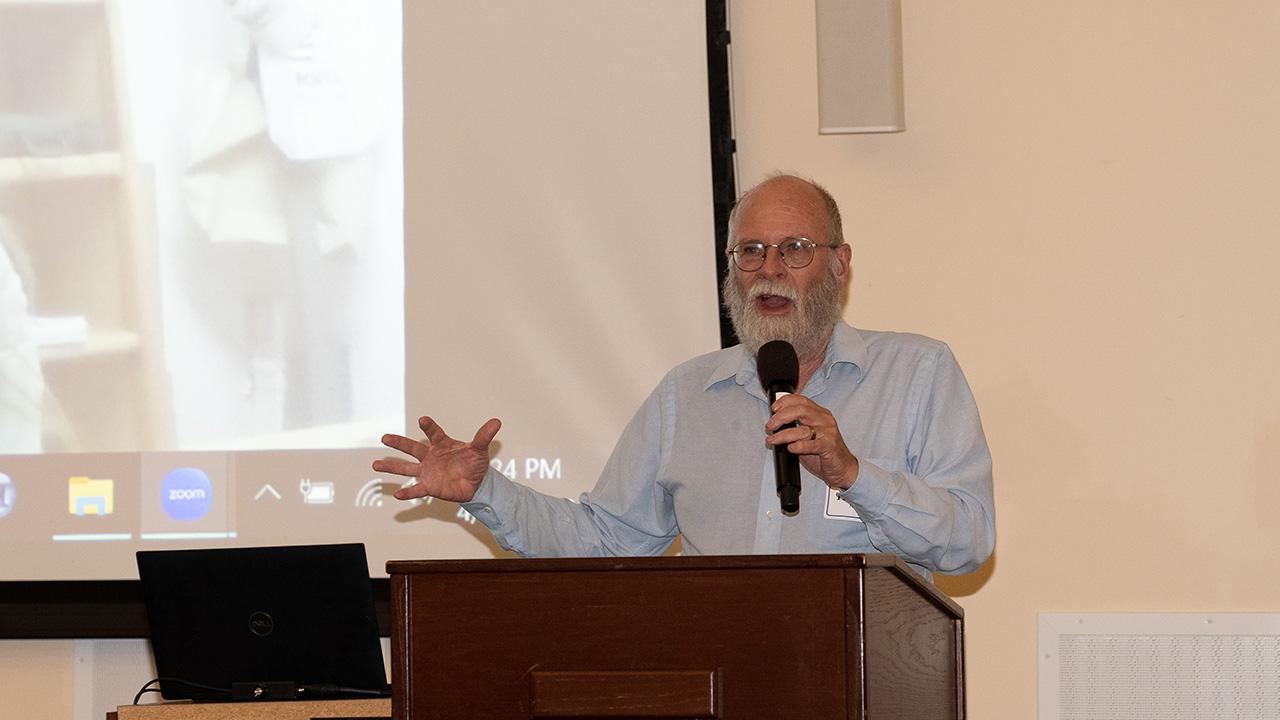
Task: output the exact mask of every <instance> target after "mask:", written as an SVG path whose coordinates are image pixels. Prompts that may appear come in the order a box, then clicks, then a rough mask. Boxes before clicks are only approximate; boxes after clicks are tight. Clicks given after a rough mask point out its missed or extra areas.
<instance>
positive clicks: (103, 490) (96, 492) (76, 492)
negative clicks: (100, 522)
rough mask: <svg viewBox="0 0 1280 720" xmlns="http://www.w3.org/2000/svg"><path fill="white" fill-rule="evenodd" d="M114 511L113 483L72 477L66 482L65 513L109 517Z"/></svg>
mask: <svg viewBox="0 0 1280 720" xmlns="http://www.w3.org/2000/svg"><path fill="white" fill-rule="evenodd" d="M114 511H115V481H114V480H95V479H93V478H89V477H83V476H81V477H73V478H70V479H68V480H67V512H69V513H71V514H72V515H79V516H84V515H110V514H111V513H112V512H114Z"/></svg>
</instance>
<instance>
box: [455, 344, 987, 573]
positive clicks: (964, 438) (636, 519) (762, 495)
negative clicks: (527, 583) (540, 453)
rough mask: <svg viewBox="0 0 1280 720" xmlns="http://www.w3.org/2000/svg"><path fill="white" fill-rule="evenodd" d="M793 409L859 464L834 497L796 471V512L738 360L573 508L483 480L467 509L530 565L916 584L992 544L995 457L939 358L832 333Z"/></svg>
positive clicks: (949, 362) (694, 381)
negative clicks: (663, 560) (781, 486)
mask: <svg viewBox="0 0 1280 720" xmlns="http://www.w3.org/2000/svg"><path fill="white" fill-rule="evenodd" d="M802 394H804V395H806V396H808V397H809V398H811V399H812V400H813V401H814V402H816V403H817V404H819V405H821V406H823V407H825V408H827V409H828V410H830V411H831V413H832V414H833V415H834V416H835V418H836V422H837V423H838V424H839V426H840V433H841V435H843V436H844V441H845V443H846V444H847V445H848V447H849V449H850V450H851V451H852V452H853V454H854V455H855V456H856V457H857V458H858V463H859V471H858V478H857V480H856V481H855V482H854V484H853V486H852V487H850V488H849V489H848V490H846V491H844V492H840V493H837V492H835V491H834V490H831V489H830V488H828V487H827V485H826V484H825V483H823V482H822V481H821V480H819V479H818V478H817V477H815V476H813V475H811V474H810V473H809V472H808V471H807V470H804V469H803V467H802V468H801V476H802V477H801V482H802V490H801V496H800V512H799V513H798V514H796V515H793V516H786V515H783V514H782V513H781V512H780V511H779V509H778V497H777V490H776V485H775V480H774V470H773V457H772V452H773V451H772V449H770V448H768V447H767V446H766V445H765V429H764V425H765V422H766V421H767V420H768V419H769V417H770V415H771V413H770V410H769V402H768V400H767V399H766V396H765V394H764V391H763V389H762V388H761V387H760V381H759V378H758V377H757V375H756V367H755V358H753V357H751V355H750V354H749V353H747V352H746V351H745V350H744V349H743V348H742V347H741V346H736V347H732V348H727V349H724V350H720V351H718V352H713V353H709V354H707V355H702V356H700V357H697V358H694V359H692V360H689V361H688V362H685V363H683V364H681V365H679V366H677V367H676V368H675V369H673V370H671V372H669V373H668V374H667V376H666V377H665V378H663V380H662V382H661V383H660V384H659V385H658V387H657V388H656V389H655V390H654V391H653V393H652V394H650V396H649V398H648V399H647V400H645V402H644V404H643V405H641V406H640V409H639V410H638V411H637V412H636V414H635V417H633V418H632V419H631V422H630V423H629V424H628V425H627V428H626V430H624V431H623V433H622V437H621V438H620V439H619V440H618V445H617V447H616V448H614V451H613V454H612V456H611V457H610V458H609V461H608V463H607V464H606V466H605V468H604V471H603V472H602V473H601V475H600V479H599V481H598V482H597V483H596V487H595V489H593V490H592V491H591V492H588V493H583V494H582V497H581V502H578V503H575V502H572V501H570V500H566V499H564V498H556V497H551V496H548V495H544V494H541V493H538V492H536V491H534V490H531V489H529V488H527V487H524V486H523V485H519V484H517V483H515V482H513V481H511V480H510V479H508V478H507V477H505V476H504V475H502V474H501V473H499V472H498V471H496V470H493V469H491V470H490V471H489V473H488V474H487V475H486V477H485V479H484V481H483V482H482V483H481V485H480V487H479V489H478V491H477V493H476V496H475V497H474V498H473V499H472V501H471V502H469V503H466V504H464V505H463V507H464V508H466V509H467V511H468V512H470V513H471V514H472V515H474V516H475V517H476V518H478V519H479V520H480V522H482V523H484V525H485V526H486V527H488V528H489V530H490V531H491V532H492V533H493V535H494V537H495V538H496V539H497V540H498V542H499V543H500V544H501V545H502V546H503V547H505V548H507V549H509V550H513V551H515V552H517V553H520V554H522V555H528V556H591V555H656V554H659V553H661V552H663V550H665V549H666V548H667V546H668V545H670V544H671V542H672V541H673V540H674V539H675V538H676V536H677V535H682V536H683V548H684V550H683V551H684V552H685V553H686V554H691V555H737V554H759V553H860V552H881V553H893V554H896V555H899V556H901V557H902V558H903V559H904V560H905V561H906V562H907V564H909V565H910V566H911V567H912V568H913V569H915V570H916V571H917V572H919V573H920V574H921V575H923V576H925V577H930V573H931V572H934V571H937V572H944V573H962V572H968V571H971V570H974V569H975V568H977V567H978V566H979V565H981V564H982V562H983V561H984V560H986V558H987V557H988V556H989V555H990V554H991V551H992V548H993V547H994V544H995V507H994V502H993V497H992V488H991V454H990V452H989V451H988V450H987V442H986V438H985V436H984V435H983V433H982V425H981V422H980V421H979V418H978V409H977V406H976V405H975V403H974V399H973V394H972V392H970V390H969V385H968V383H967V382H965V379H964V374H963V373H962V372H961V370H960V366H959V365H958V364H957V363H956V360H955V357H954V356H953V355H952V354H951V350H950V348H948V347H947V346H946V345H945V344H944V343H941V342H938V341H936V340H931V339H929V338H926V337H922V336H919V335H909V334H903V333H888V332H872V331H866V330H857V329H854V328H852V327H850V326H848V325H845V324H844V323H840V324H838V325H837V326H836V328H835V331H834V333H833V335H832V341H831V343H829V345H828V348H827V355H826V358H825V359H824V361H823V364H822V366H821V367H820V368H819V369H818V371H817V372H816V373H814V375H813V377H812V378H810V379H809V381H808V383H807V384H806V385H805V386H804V388H803V389H802Z"/></svg>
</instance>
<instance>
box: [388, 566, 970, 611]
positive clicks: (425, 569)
mask: <svg viewBox="0 0 1280 720" xmlns="http://www.w3.org/2000/svg"><path fill="white" fill-rule="evenodd" d="M870 568H878V569H883V570H886V571H888V572H890V573H892V574H893V575H895V576H897V577H898V578H899V579H900V580H901V581H902V582H904V583H906V584H907V585H909V586H911V587H913V588H915V590H916V592H917V593H919V594H920V595H922V596H924V597H925V598H927V599H928V600H929V601H930V602H932V603H933V604H934V605H936V606H938V608H939V609H940V610H942V611H944V612H947V613H949V614H951V615H952V616H953V617H956V618H962V617H964V610H963V609H962V608H961V607H960V606H959V605H958V604H956V602H955V601H954V600H952V599H951V598H950V597H948V596H947V594H946V593H944V592H942V591H941V590H939V589H938V588H937V587H936V586H934V585H933V583H931V582H929V581H927V580H925V579H924V578H922V577H920V576H919V575H917V574H916V573H915V572H914V571H913V570H911V568H909V567H908V566H907V564H906V563H905V562H904V561H903V560H902V559H901V558H899V557H898V556H897V555H892V554H889V553H843V554H827V555H822V554H802V555H679V556H674V557H671V556H659V557H574V558H487V559H479V560H477V559H467V560H391V561H388V562H387V574H388V575H390V576H391V579H392V581H394V580H395V579H396V576H402V577H403V576H412V575H422V574H453V573H515V572H629V571H650V572H651V571H654V570H666V571H716V570H784V569H788V570H803V569H811V570H817V569H846V570H863V569H870Z"/></svg>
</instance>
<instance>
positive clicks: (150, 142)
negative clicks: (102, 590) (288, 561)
mask: <svg viewBox="0 0 1280 720" xmlns="http://www.w3.org/2000/svg"><path fill="white" fill-rule="evenodd" d="M703 14H704V10H703V6H702V4H700V3H657V4H652V3H600V2H598V0H532V1H531V2H520V3H477V2H471V1H470V0H465V1H463V0H421V1H419V0H414V1H413V2H403V3H402V2H399V1H398V0H183V1H182V2H173V0H107V1H106V2H25V1H23V2H17V3H14V2H4V1H3V0H0V248H3V252H2V253H0V547H3V548H4V551H5V552H4V553H0V582H3V581H6V580H50V579H65V580H98V579H131V578H134V577H136V574H135V573H136V565H135V563H134V557H133V553H134V551H135V550H138V549H149V550H151V549H165V548H180V547H209V546H219V545H221V546H225V545H242V546H250V545H278V544H309V543H337V542H361V543H364V544H365V545H366V549H367V553H368V558H369V562H370V572H371V573H372V574H374V575H384V574H385V570H384V568H385V563H386V561H387V560H389V559H405V558H421V557H436V558H446V557H452V558H458V557H491V556H493V555H495V554H499V553H501V552H502V551H501V549H500V548H499V547H498V546H497V544H496V542H495V541H494V540H493V538H492V536H491V535H490V534H489V533H488V532H487V531H486V530H485V529H484V527H483V526H482V525H481V524H479V523H478V522H477V521H476V519H475V518H473V517H471V516H470V515H468V514H467V513H466V511H465V510H463V509H462V508H460V507H459V506H457V505H455V504H453V503H447V502H430V501H422V502H402V501H398V500H395V499H394V498H392V497H390V496H391V494H392V493H394V492H395V490H397V489H398V488H399V487H400V484H401V483H402V482H403V481H404V478H402V477H399V476H394V477H388V476H382V475H379V474H378V473H375V472H374V471H373V470H372V469H371V467H370V465H371V464H372V462H373V461H374V459H376V458H379V457H383V456H385V455H387V454H388V451H387V449H386V448H384V447H382V445H381V443H380V438H381V436H382V435H383V434H384V433H397V432H398V433H404V432H409V433H410V434H415V433H416V432H417V429H416V425H417V422H416V421H417V417H418V416H419V415H431V416H433V417H435V418H436V419H438V420H439V421H440V422H441V423H442V425H443V426H444V427H445V428H447V429H448V431H449V432H451V433H453V434H455V435H457V436H459V437H470V436H471V435H472V434H473V433H474V432H475V428H477V427H479V426H480V424H481V423H483V422H484V421H485V420H487V419H488V418H489V417H494V416H497V417H500V418H501V419H502V421H503V423H504V425H503V429H502V433H501V435H499V436H498V438H497V439H496V441H495V442H494V444H493V445H492V446H491V452H492V457H491V464H492V465H493V466H494V467H495V468H497V469H498V470H500V471H501V472H503V473H505V474H506V475H508V476H509V477H511V478H512V479H513V480H516V481H519V482H523V483H526V484H529V485H531V486H533V487H534V488H535V489H537V490H539V491H541V492H544V493H547V494H550V495H554V496H558V497H566V498H573V499H576V498H578V497H579V495H580V493H582V492H583V491H584V490H587V489H589V488H590V487H591V486H592V484H593V483H594V481H595V478H596V476H597V474H598V473H599V470H600V468H601V467H602V466H603V465H604V463H605V460H606V459H607V457H608V456H609V453H610V451H611V449H612V447H613V445H614V442H615V441H616V439H617V437H618V435H619V433H620V432H621V431H622V428H623V427H624V426H625V425H626V423H627V421H628V420H629V418H630V417H631V416H632V414H633V413H634V412H635V409H636V407H638V406H639V405H640V403H641V402H642V400H643V399H644V397H645V396H646V395H647V394H648V393H649V392H650V390H651V389H652V388H653V387H654V385H655V384H656V383H657V382H658V381H659V380H660V379H661V377H662V376H663V374H664V373H665V372H666V371H667V370H668V369H670V368H671V367H672V366H673V365H675V364H676V363H678V362H680V361H682V360H685V359H687V358H689V357H691V356H693V355H695V354H698V353H701V352H706V351H709V350H712V349H715V347H717V344H716V343H717V339H718V318H717V315H716V285H715V282H714V258H713V257H712V253H711V252H710V248H709V245H710V244H711V240H712V239H713V237H714V218H713V213H712V194H711V187H712V185H711V178H710V175H709V173H710V167H709V165H708V163H707V160H706V158H707V157H708V154H709V144H708V142H709V140H708V133H707V127H708V119H707V112H708V110H707V100H706V92H707V91H706V88H707V78H706V72H705V64H706V38H705V22H704V17H703ZM405 35H407V36H408V37H409V38H411V42H409V43H404V42H403V41H402V37H403V36H405ZM406 118H407V119H406ZM406 197H407V198H409V201H408V202H406ZM691 248H705V249H706V250H707V252H694V251H691V250H690V249H691ZM406 308H408V309H409V310H410V312H406ZM407 368H408V369H411V372H406V369H407Z"/></svg>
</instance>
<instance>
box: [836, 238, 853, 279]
mask: <svg viewBox="0 0 1280 720" xmlns="http://www.w3.org/2000/svg"><path fill="white" fill-rule="evenodd" d="M835 251H836V260H837V261H839V262H840V272H839V273H837V275H836V277H838V278H840V279H841V280H848V279H849V268H850V266H851V264H852V263H853V248H851V247H849V243H845V244H843V245H841V246H840V247H838V248H836V249H835Z"/></svg>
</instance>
